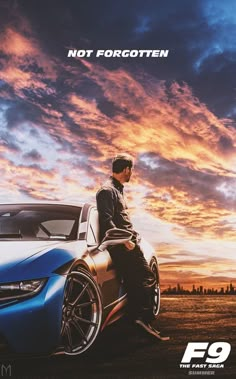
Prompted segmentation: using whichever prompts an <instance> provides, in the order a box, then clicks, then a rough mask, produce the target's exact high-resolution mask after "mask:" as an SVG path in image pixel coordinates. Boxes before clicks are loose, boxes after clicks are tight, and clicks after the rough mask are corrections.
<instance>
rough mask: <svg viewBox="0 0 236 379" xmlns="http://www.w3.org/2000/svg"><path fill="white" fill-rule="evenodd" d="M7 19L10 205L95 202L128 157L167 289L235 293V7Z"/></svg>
mask: <svg viewBox="0 0 236 379" xmlns="http://www.w3.org/2000/svg"><path fill="white" fill-rule="evenodd" d="M0 23H1V28H0V136H1V139H0V172H1V179H0V202H12V201H14V202H18V201H28V200H30V201H32V200H34V199H36V200H57V201H70V202H71V201H73V202H85V201H89V202H92V203H94V202H95V193H96V191H97V189H98V188H99V185H100V184H101V183H102V182H103V181H104V180H105V179H106V177H107V176H108V175H109V173H110V165H111V158H112V157H113V155H114V154H116V153H117V152H120V151H126V152H128V153H130V154H132V155H133V156H134V157H135V169H134V174H133V177H132V180H131V182H130V183H129V184H127V185H126V194H127V197H128V203H129V206H130V212H131V215H132V220H133V222H134V224H135V226H136V228H137V230H138V231H139V232H140V233H141V234H142V235H143V236H144V237H146V238H147V239H148V240H149V241H150V242H151V243H152V244H153V245H154V246H155V248H156V250H157V252H158V256H159V262H160V264H161V266H160V268H161V279H162V283H163V287H165V286H168V285H172V286H173V285H176V283H177V282H179V283H181V284H182V285H183V286H184V287H185V288H187V287H191V286H192V284H195V285H196V286H198V285H204V286H206V287H211V286H214V287H215V288H220V287H222V286H224V287H226V285H228V284H229V283H230V281H231V280H232V281H233V283H234V285H236V279H235V278H236V265H235V264H236V252H235V251H236V234H235V232H236V202H235V200H236V185H235V184H236V123H235V121H236V104H235V97H236V45H235V38H236V2H235V1H234V0H232V1H231V0H225V1H224V2H222V1H218V0H202V1H201V0H199V1H198V0H196V1H188V0H178V1H175V0H165V1H158V0H153V1H148V0H146V1H145V2H144V1H140V0H138V1H134V0H131V1H128V2H127V1H125V0H120V1H108V0H106V1H105V0H100V1H95V0H87V1H76V0H74V1H72V0H67V1H64V0H58V1H56V0H51V1H48V0H47V1H45V0H41V1H29V0H28V1H27V0H24V1H23V0H22V1H20V0H19V1H17V0H16V1H15V0H14V1H11V0H9V1H7V0H0ZM69 49H78V50H79V49H92V50H94V51H96V50H97V49H113V50H114V49H130V50H132V49H165V50H166V49H168V50H169V55H168V57H167V58H103V57H100V58H96V57H95V56H92V57H91V58H87V59H86V58H85V59H77V58H68V57H67V53H68V50H69Z"/></svg>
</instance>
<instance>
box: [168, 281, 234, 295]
mask: <svg viewBox="0 0 236 379" xmlns="http://www.w3.org/2000/svg"><path fill="white" fill-rule="evenodd" d="M162 294H165V295H175V294H176V295H185V294H191V295H236V288H235V287H234V286H233V283H232V282H230V283H229V285H227V286H226V288H224V287H221V288H220V290H219V289H217V288H204V286H203V285H200V286H199V287H197V288H196V286H195V284H193V285H192V290H189V289H184V287H183V286H181V284H180V283H177V286H176V287H173V288H172V287H171V286H169V287H168V288H166V289H164V290H163V291H162Z"/></svg>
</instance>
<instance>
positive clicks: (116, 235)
mask: <svg viewBox="0 0 236 379" xmlns="http://www.w3.org/2000/svg"><path fill="white" fill-rule="evenodd" d="M132 236H133V234H132V233H131V232H129V231H128V230H124V229H118V228H113V229H109V230H107V231H106V234H105V237H104V238H103V240H102V242H101V243H100V245H99V246H98V250H100V251H104V250H105V249H106V248H107V247H108V246H114V245H120V244H123V243H125V242H127V241H130V240H131V238H132Z"/></svg>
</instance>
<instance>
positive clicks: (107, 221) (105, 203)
mask: <svg viewBox="0 0 236 379" xmlns="http://www.w3.org/2000/svg"><path fill="white" fill-rule="evenodd" d="M132 170H133V158H132V157H131V156H130V155H128V154H119V155H117V156H116V157H115V158H114V159H113V162H112V176H111V177H110V178H109V180H108V181H107V182H106V183H105V184H104V185H103V186H102V187H101V188H100V189H99V191H98V192H97V195H96V199H97V209H98V213H99V224H100V238H101V239H102V238H103V237H104V235H105V233H106V231H107V230H108V229H111V228H120V229H126V230H128V231H130V232H131V233H132V239H131V241H128V242H126V243H125V244H124V245H118V246H113V247H111V248H109V253H110V255H111V258H112V260H113V262H114V265H115V267H116V270H117V271H118V272H119V273H120V275H121V276H122V277H123V279H124V284H125V286H126V290H127V294H128V315H129V319H130V320H131V321H132V322H134V323H135V324H136V325H138V326H139V327H141V328H142V329H143V330H144V331H145V332H147V333H148V334H150V335H152V336H154V337H156V338H158V339H162V338H161V337H160V335H159V332H158V331H157V330H155V329H154V328H153V327H152V325H151V322H152V321H153V320H154V319H155V317H154V315H153V299H154V296H153V294H154V288H155V283H156V279H155V276H154V274H153V272H152V271H151V269H150V267H149V266H148V263H147V261H146V260H145V258H144V255H143V252H142V250H141V248H140V245H139V242H140V237H139V234H138V233H137V232H136V231H135V230H134V228H133V225H132V223H131V221H130V217H129V214H128V211H127V205H126V201H125V198H124V193H123V188H124V186H123V184H124V183H126V182H129V180H130V177H131V175H132Z"/></svg>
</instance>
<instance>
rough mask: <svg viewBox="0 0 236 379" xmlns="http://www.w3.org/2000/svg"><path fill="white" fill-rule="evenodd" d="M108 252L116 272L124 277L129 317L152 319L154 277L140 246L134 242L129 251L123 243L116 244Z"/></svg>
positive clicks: (132, 318) (148, 320)
mask: <svg viewBox="0 0 236 379" xmlns="http://www.w3.org/2000/svg"><path fill="white" fill-rule="evenodd" d="M109 252H110V255H111V258H112V261H113V263H114V266H115V268H116V270H117V272H118V274H119V275H121V276H122V277H123V279H124V284H125V287H126V290H127V295H128V316H129V318H130V319H131V320H135V319H137V318H139V317H142V318H143V319H144V320H145V321H147V322H150V321H152V320H154V318H155V317H154V315H153V306H154V289H155V284H156V278H155V275H154V273H153V272H152V270H151V269H150V267H149V265H148V263H147V261H146V259H145V258H144V255H143V252H142V250H141V248H140V246H139V245H137V244H136V246H135V248H134V250H131V251H130V250H127V249H126V248H125V246H124V245H118V246H113V247H112V248H110V249H109Z"/></svg>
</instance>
